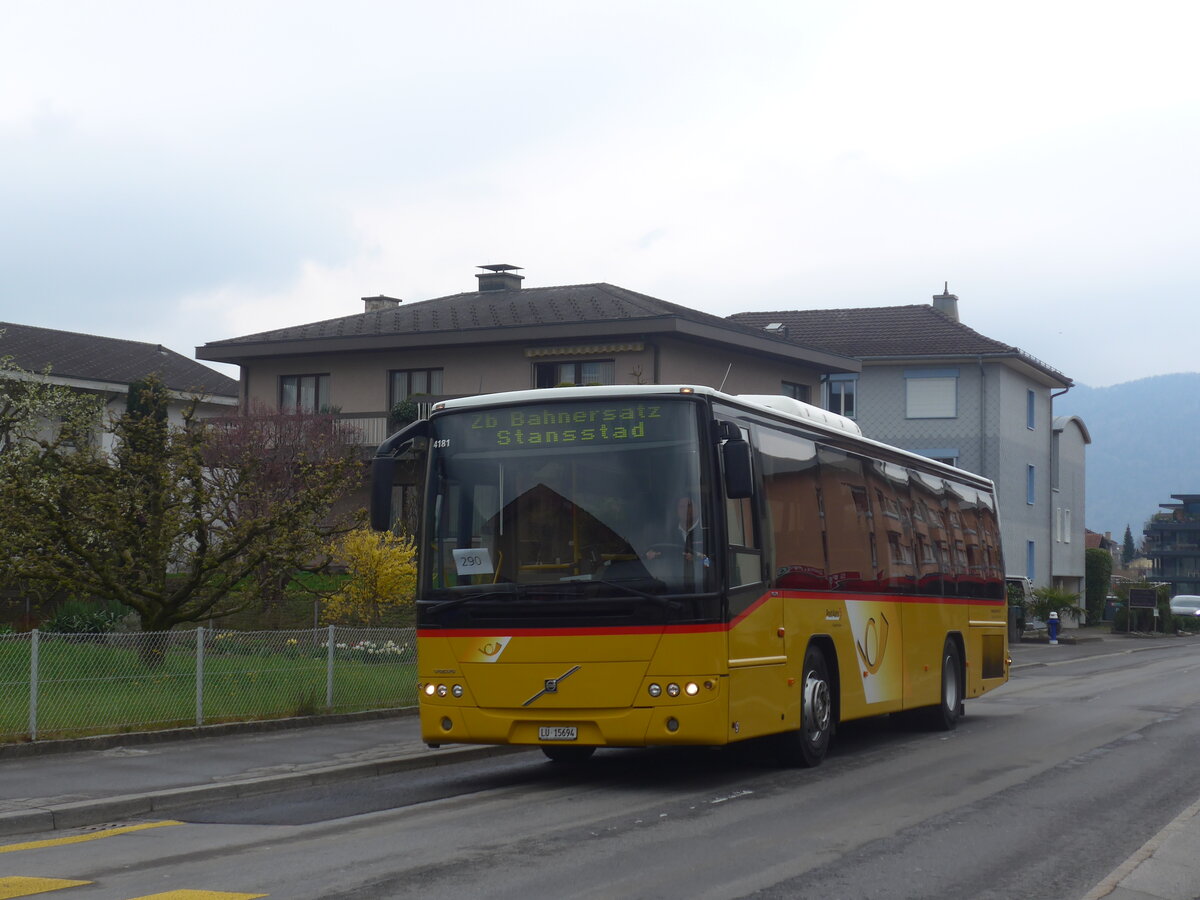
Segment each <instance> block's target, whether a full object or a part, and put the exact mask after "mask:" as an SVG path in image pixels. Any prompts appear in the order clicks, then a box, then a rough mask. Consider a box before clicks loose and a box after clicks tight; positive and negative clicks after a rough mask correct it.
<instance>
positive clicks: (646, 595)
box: [588, 578, 683, 609]
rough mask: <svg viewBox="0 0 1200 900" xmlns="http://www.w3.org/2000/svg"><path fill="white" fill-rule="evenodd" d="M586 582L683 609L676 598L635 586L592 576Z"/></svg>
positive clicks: (670, 607) (672, 607) (667, 606)
mask: <svg viewBox="0 0 1200 900" xmlns="http://www.w3.org/2000/svg"><path fill="white" fill-rule="evenodd" d="M588 584H602V585H604V586H605V587H609V588H613V589H614V590H618V591H624V592H625V593H627V594H632V595H633V596H635V597H641V598H642V599H643V600H650V601H652V602H654V603H657V604H658V605H659V606H665V607H666V608H667V609H683V604H682V603H680V602H679V601H678V600H672V599H670V598H669V597H664V596H662V595H661V594H651V593H648V592H646V591H643V590H639V589H638V588H635V587H630V586H629V585H627V584H621V583H620V582H619V581H605V580H604V579H602V578H593V579H592V580H591V581H590V582H588Z"/></svg>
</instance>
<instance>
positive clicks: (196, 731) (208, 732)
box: [0, 706, 417, 760]
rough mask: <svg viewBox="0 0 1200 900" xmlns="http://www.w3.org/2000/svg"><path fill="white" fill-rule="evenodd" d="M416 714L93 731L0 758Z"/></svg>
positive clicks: (5, 749)
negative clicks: (93, 732)
mask: <svg viewBox="0 0 1200 900" xmlns="http://www.w3.org/2000/svg"><path fill="white" fill-rule="evenodd" d="M416 714H417V708H416V707H415V706H403V707H397V708H394V709H370V710H366V711H364V712H353V713H335V714H331V715H326V716H289V717H288V718H286V719H254V720H252V721H249V722H220V723H217V724H214V725H193V726H191V727H188V728H164V729H161V730H159V731H130V732H126V733H124V734H97V735H92V736H90V737H80V738H52V739H50V740H45V741H24V742H9V743H0V760H4V759H21V758H24V757H27V756H47V755H49V754H55V753H79V752H86V751H88V750H111V749H112V748H113V747H132V746H137V745H139V744H161V743H167V742H169V741H194V740H196V739H198V738H209V737H224V736H226V735H230V734H261V733H266V732H269V731H288V730H290V729H293V728H313V727H318V726H321V725H345V724H348V723H352V722H369V721H372V720H375V719H392V718H403V717H405V716H415V715H416Z"/></svg>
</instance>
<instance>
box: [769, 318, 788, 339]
mask: <svg viewBox="0 0 1200 900" xmlns="http://www.w3.org/2000/svg"><path fill="white" fill-rule="evenodd" d="M763 331H765V332H766V333H767V334H771V335H774V336H775V337H781V338H785V337H787V336H788V332H787V326H786V325H784V324H783V323H782V322H772V323H771V324H770V325H764V326H763Z"/></svg>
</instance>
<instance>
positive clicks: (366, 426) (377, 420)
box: [336, 396, 451, 448]
mask: <svg viewBox="0 0 1200 900" xmlns="http://www.w3.org/2000/svg"><path fill="white" fill-rule="evenodd" d="M449 399H451V398H450V397H448V396H447V397H441V396H439V397H430V398H429V399H428V400H425V401H422V402H418V403H417V404H416V407H417V418H420V419H425V418H428V416H429V411H430V410H431V409H432V408H433V405H434V404H435V403H438V402H440V401H442V400H449ZM336 417H337V420H338V422H340V423H341V424H342V425H344V426H345V427H346V428H348V429H349V430H350V432H351V434H352V436H353V442H354V444H355V446H358V447H371V448H374V447H378V446H379V445H380V444H381V443H383V440H384V438H386V437H387V436H388V435H390V434H392V433H393V432H395V431H397V430H398V429H397V428H394V427H392V426H391V425H390V424H389V422H388V414H387V413H386V412H362V413H337V414H336Z"/></svg>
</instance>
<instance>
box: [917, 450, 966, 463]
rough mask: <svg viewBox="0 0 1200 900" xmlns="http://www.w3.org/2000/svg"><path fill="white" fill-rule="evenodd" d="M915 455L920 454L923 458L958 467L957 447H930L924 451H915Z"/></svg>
mask: <svg viewBox="0 0 1200 900" xmlns="http://www.w3.org/2000/svg"><path fill="white" fill-rule="evenodd" d="M913 453H919V454H920V455H921V456H927V457H929V458H930V459H934V460H937V461H938V462H940V463H945V464H946V465H948V466H957V465H958V448H957V447H930V448H927V449H924V450H914V451H913Z"/></svg>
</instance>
